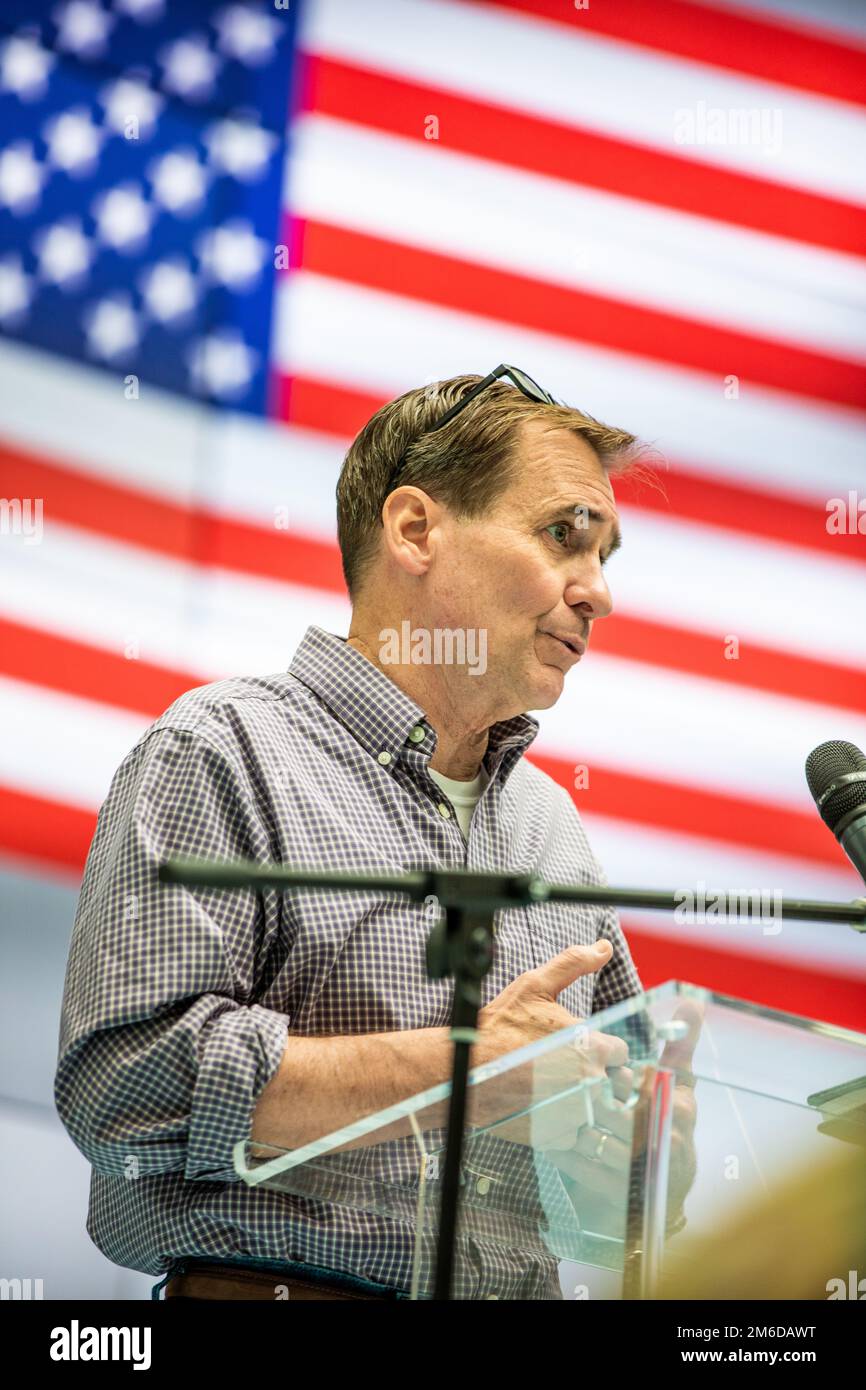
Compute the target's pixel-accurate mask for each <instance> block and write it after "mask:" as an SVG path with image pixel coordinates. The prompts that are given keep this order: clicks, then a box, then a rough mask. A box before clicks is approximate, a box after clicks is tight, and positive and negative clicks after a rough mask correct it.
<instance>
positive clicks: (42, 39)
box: [0, 0, 296, 414]
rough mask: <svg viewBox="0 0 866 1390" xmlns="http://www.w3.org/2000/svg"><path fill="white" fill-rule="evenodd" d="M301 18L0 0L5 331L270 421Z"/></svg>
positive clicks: (130, 2) (181, 4) (161, 1)
mask: <svg viewBox="0 0 866 1390" xmlns="http://www.w3.org/2000/svg"><path fill="white" fill-rule="evenodd" d="M295 9H296V6H295V3H292V4H291V5H290V6H288V7H287V8H283V7H281V6H279V5H272V6H270V7H266V6H265V5H259V4H232V3H227V4H223V5H220V4H214V5H210V4H207V3H204V2H203V0H172V3H171V5H168V4H167V3H166V0H111V3H104V0H4V6H3V15H2V18H0V132H2V134H0V330H2V332H3V333H4V334H6V335H8V336H10V337H14V338H18V339H20V340H22V341H24V342H27V343H30V344H33V345H34V346H36V347H39V348H43V349H48V350H49V351H53V352H56V353H60V354H63V355H65V356H68V357H72V358H75V359H76V360H78V361H85V362H90V363H92V364H94V365H101V366H104V367H106V368H109V369H111V370H112V371H115V372H118V371H119V372H121V373H123V374H124V375H126V374H133V375H134V376H137V377H139V378H141V379H142V380H147V381H150V382H153V383H155V384H158V385H159V386H162V387H166V388H168V389H170V390H173V391H178V392H182V393H183V394H185V395H192V396H194V397H196V398H198V399H202V398H203V399H205V400H209V401H212V402H215V403H225V404H226V405H231V406H232V407H233V408H235V409H242V410H247V411H251V412H255V413H259V414H262V413H264V412H265V410H266V404H267V387H268V379H269V368H268V357H269V342H270V326H271V309H272V300H273V290H274V267H275V259H277V258H278V257H279V254H280V253H279V252H278V251H277V250H276V248H277V247H278V245H279V242H280V235H279V229H280V210H281V195H282V184H283V168H284V163H285V152H286V150H285V145H286V125H287V112H288V109H289V86H290V80H291V65H292V54H293V48H294V32H295V23H296V14H295Z"/></svg>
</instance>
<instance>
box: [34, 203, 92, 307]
mask: <svg viewBox="0 0 866 1390" xmlns="http://www.w3.org/2000/svg"><path fill="white" fill-rule="evenodd" d="M33 246H34V250H35V251H36V254H37V256H38V258H39V274H40V276H41V277H42V279H43V280H47V281H48V282H49V284H52V285H60V286H61V287H62V288H64V289H65V288H70V289H71V288H73V286H74V284H75V282H76V281H78V280H81V279H82V278H83V277H84V276H86V274H87V272H88V271H89V269H90V261H91V257H92V248H91V244H90V242H89V241H88V239H87V237H86V236H85V235H84V231H83V229H82V225H81V219H80V218H78V217H67V218H65V219H64V220H63V221H62V222H55V223H54V225H53V226H52V227H47V228H45V229H44V230H43V231H41V232H37V233H36V236H35V237H34V238H33Z"/></svg>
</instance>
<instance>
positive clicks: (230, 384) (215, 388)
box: [189, 328, 258, 397]
mask: <svg viewBox="0 0 866 1390" xmlns="http://www.w3.org/2000/svg"><path fill="white" fill-rule="evenodd" d="M257 359H258V353H256V352H253V350H252V349H251V348H250V347H248V346H247V344H246V343H245V342H244V340H243V338H242V337H241V335H240V334H239V333H238V331H237V329H233V328H225V329H221V330H220V331H219V332H216V333H212V334H210V335H209V336H208V337H206V338H199V339H198V341H197V342H196V343H195V344H194V346H193V348H192V350H191V352H190V354H189V367H190V374H191V376H192V379H193V382H194V383H195V384H196V386H198V387H199V388H200V389H202V390H204V391H205V392H206V393H207V394H208V395H211V396H221V397H229V396H234V395H237V394H238V393H240V392H241V391H243V390H244V388H245V387H246V386H247V384H248V382H249V380H250V377H251V376H252V374H253V372H254V371H255V367H256V361H257Z"/></svg>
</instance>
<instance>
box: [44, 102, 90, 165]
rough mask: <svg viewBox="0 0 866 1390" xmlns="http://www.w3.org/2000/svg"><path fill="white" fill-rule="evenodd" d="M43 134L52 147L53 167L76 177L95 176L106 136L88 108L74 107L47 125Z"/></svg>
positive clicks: (50, 147)
mask: <svg viewBox="0 0 866 1390" xmlns="http://www.w3.org/2000/svg"><path fill="white" fill-rule="evenodd" d="M42 134H43V135H44V137H45V140H46V143H47V145H48V160H49V163H51V164H53V165H54V166H55V168H57V169H63V170H64V172H65V173H67V174H74V175H75V176H76V177H84V176H85V175H87V174H91V173H92V172H93V170H94V168H95V167H96V161H97V160H98V158H99V152H100V150H101V148H102V143H103V141H104V139H105V135H104V133H103V131H102V130H101V129H100V127H99V126H97V125H94V124H93V122H92V120H91V119H90V112H89V111H88V110H87V109H86V108H85V107H83V106H77V107H73V108H72V109H71V110H69V111H65V112H64V113H63V114H62V115H60V116H54V117H53V118H52V120H50V121H46V123H45V125H44V127H43V130H42Z"/></svg>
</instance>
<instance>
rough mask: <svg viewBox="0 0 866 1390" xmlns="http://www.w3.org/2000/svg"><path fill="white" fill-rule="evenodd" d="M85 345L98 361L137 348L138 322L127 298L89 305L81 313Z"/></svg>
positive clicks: (120, 295)
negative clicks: (100, 358) (99, 358)
mask: <svg viewBox="0 0 866 1390" xmlns="http://www.w3.org/2000/svg"><path fill="white" fill-rule="evenodd" d="M83 317H84V323H85V326H86V329H87V345H88V347H89V348H90V350H91V352H93V353H94V354H95V355H96V356H97V357H102V358H103V359H105V360H106V361H111V360H112V359H114V358H117V357H124V356H126V355H128V354H129V353H130V352H131V351H132V349H133V348H135V347H136V346H137V344H138V338H139V327H138V319H137V318H136V315H135V313H134V312H133V309H132V305H131V303H130V300H129V296H128V295H125V294H116V295H112V296H109V297H108V298H106V299H101V300H99V301H98V302H97V303H96V304H91V305H90V306H89V307H88V308H87V309H86V310H85V312H84V316H83Z"/></svg>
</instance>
